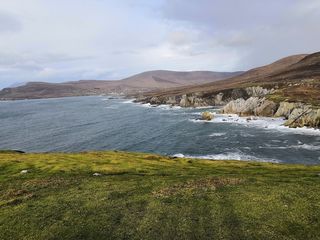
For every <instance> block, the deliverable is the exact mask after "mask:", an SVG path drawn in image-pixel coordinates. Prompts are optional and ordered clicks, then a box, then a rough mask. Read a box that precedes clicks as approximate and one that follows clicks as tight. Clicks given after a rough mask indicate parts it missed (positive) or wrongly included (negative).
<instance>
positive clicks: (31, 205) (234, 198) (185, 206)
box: [0, 152, 320, 239]
mask: <svg viewBox="0 0 320 240" xmlns="http://www.w3.org/2000/svg"><path fill="white" fill-rule="evenodd" d="M319 173H320V166H302V165H282V164H272V163H258V162H239V161H207V160H193V159H180V158H169V157H162V156H158V155H151V154H141V153H125V152H87V153H74V154H71V153H70V154H64V153H46V154H23V153H15V152H5V153H0V239H320V232H319V229H320V195H319V192H320V176H319Z"/></svg>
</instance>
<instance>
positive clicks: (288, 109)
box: [140, 86, 320, 128]
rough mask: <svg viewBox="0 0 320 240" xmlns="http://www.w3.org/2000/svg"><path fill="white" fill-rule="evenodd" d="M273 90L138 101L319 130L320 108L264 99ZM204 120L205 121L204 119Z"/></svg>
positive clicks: (242, 89) (231, 90) (237, 91)
mask: <svg viewBox="0 0 320 240" xmlns="http://www.w3.org/2000/svg"><path fill="white" fill-rule="evenodd" d="M274 91H275V90H274V89H266V88H263V87H260V86H256V87H247V88H239V89H228V90H224V91H221V92H218V93H215V94H205V93H192V94H185V95H182V96H170V97H168V96H166V97H155V96H153V97H149V98H140V101H141V102H149V103H151V104H154V105H160V104H169V105H179V106H181V107H203V106H224V107H223V108H222V113H225V114H238V115H239V116H265V117H283V118H285V119H286V120H287V121H286V123H285V124H286V125H287V126H289V127H304V126H306V127H313V128H320V109H319V108H313V107H312V106H311V105H306V104H303V103H297V102H280V103H279V104H278V103H275V102H273V101H271V100H268V94H272V93H274ZM204 118H207V117H206V116H205V117H204Z"/></svg>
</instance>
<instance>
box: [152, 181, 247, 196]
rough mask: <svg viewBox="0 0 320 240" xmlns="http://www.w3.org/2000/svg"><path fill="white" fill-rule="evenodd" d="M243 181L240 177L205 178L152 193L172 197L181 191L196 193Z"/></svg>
mask: <svg viewBox="0 0 320 240" xmlns="http://www.w3.org/2000/svg"><path fill="white" fill-rule="evenodd" d="M242 182H243V180H242V179H240V178H204V179H199V180H192V181H188V182H185V183H179V184H175V185H173V186H170V187H166V188H162V189H160V190H158V191H154V192H153V193H152V194H153V196H155V197H170V196H174V195H178V194H181V193H183V194H186V193H190V194H195V193H197V192H199V191H206V192H207V191H215V190H216V189H218V188H221V187H224V186H231V185H238V184H240V183H242Z"/></svg>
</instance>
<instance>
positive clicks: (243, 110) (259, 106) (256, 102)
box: [222, 97, 277, 117]
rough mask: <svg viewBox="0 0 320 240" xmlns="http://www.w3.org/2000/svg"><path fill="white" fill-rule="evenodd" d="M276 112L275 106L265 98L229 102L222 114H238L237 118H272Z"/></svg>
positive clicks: (240, 99)
mask: <svg viewBox="0 0 320 240" xmlns="http://www.w3.org/2000/svg"><path fill="white" fill-rule="evenodd" d="M276 110H277V104H276V103H274V102H272V101H269V100H267V99H266V98H258V97H250V98H248V99H247V100H244V99H243V98H239V99H236V100H233V101H230V102H229V103H228V104H227V105H226V106H225V107H224V108H223V109H222V112H223V113H226V114H238V115H239V116H250V115H254V116H269V117H270V116H273V115H274V113H275V111H276Z"/></svg>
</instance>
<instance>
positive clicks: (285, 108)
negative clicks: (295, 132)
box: [275, 102, 301, 119]
mask: <svg viewBox="0 0 320 240" xmlns="http://www.w3.org/2000/svg"><path fill="white" fill-rule="evenodd" d="M299 107H301V103H290V102H281V103H280V106H279V108H278V110H277V112H276V113H275V117H285V118H287V119H288V118H289V115H290V114H291V112H292V111H293V109H295V108H299Z"/></svg>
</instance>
